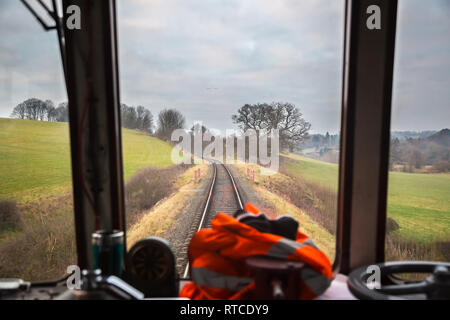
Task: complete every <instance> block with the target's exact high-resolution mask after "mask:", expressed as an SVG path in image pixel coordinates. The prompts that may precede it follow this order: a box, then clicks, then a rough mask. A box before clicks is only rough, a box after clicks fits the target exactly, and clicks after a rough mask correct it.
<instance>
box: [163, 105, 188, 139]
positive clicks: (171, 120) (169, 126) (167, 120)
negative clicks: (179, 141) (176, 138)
mask: <svg viewBox="0 0 450 320" xmlns="http://www.w3.org/2000/svg"><path fill="white" fill-rule="evenodd" d="M184 124H185V118H184V116H183V115H182V114H181V113H180V112H179V111H178V110H175V109H164V110H162V111H161V112H160V113H159V114H158V130H157V131H156V135H157V136H158V137H159V138H161V139H165V140H170V137H171V135H172V132H173V131H174V130H176V129H182V128H184Z"/></svg>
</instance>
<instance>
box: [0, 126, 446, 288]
mask: <svg viewBox="0 0 450 320" xmlns="http://www.w3.org/2000/svg"><path fill="white" fill-rule="evenodd" d="M122 132H123V156H124V175H125V181H126V200H127V220H128V223H127V225H129V226H131V224H133V223H136V222H138V221H139V219H140V218H141V217H142V216H141V215H140V213H141V212H142V211H143V210H146V209H149V208H151V207H152V206H153V205H154V204H155V203H156V202H157V201H159V200H160V199H162V198H164V197H165V196H167V195H168V194H169V193H171V192H172V191H173V189H171V183H170V182H169V181H172V180H173V181H176V180H177V179H178V178H177V177H181V176H182V174H183V172H185V170H186V169H187V168H182V167H177V166H173V165H172V162H171V159H170V153H171V150H172V146H171V145H170V144H169V143H167V142H164V141H162V140H160V139H158V138H156V137H153V136H150V135H148V134H146V133H143V132H142V131H138V130H131V129H123V131H122ZM175 167H177V168H175ZM50 168H51V169H50ZM49 169H50V170H49ZM259 169H260V167H257V171H258V170H259ZM189 174H190V173H189ZM257 174H258V172H257ZM187 178H188V179H191V177H190V175H189V177H187ZM184 179H186V177H185V178H184ZM337 183H338V165H337V164H334V163H329V162H324V161H320V160H316V159H311V158H307V157H304V156H300V155H297V154H293V153H285V154H282V156H281V168H280V173H279V174H276V175H274V176H265V177H263V176H258V177H257V178H256V181H255V184H254V187H255V190H259V191H260V192H261V193H263V192H265V191H268V192H271V193H273V195H279V196H282V197H283V199H287V200H288V201H289V202H290V205H293V206H296V207H297V208H299V210H301V211H302V212H304V213H305V214H306V216H307V217H308V218H307V220H304V219H303V220H302V222H305V223H308V224H311V226H312V225H313V224H317V225H318V226H319V227H318V228H313V229H311V228H310V229H308V230H311V232H314V233H315V234H316V236H318V237H321V239H317V242H318V243H319V245H321V246H322V247H324V250H325V251H326V252H327V253H328V254H329V255H330V256H331V257H332V256H333V255H334V236H335V226H336V210H337V209H336V198H337ZM0 184H1V185H2V189H1V190H0V210H2V221H1V226H2V228H1V229H0V274H2V276H10V277H13V276H20V277H23V278H27V279H30V278H31V279H35V280H37V279H40V280H42V279H46V278H49V277H51V276H52V275H53V273H54V272H55V271H58V272H60V271H61V270H64V268H65V267H66V266H67V265H68V264H70V262H73V261H74V260H75V243H74V240H75V239H74V225H73V208H72V193H71V167H70V148H69V132H68V124H67V123H61V122H44V121H33V120H21V119H0ZM258 188H259V189H258ZM261 188H264V189H261ZM388 192H389V196H388V226H387V231H388V235H387V243H386V244H387V245H386V250H387V251H386V256H387V259H389V260H394V259H395V260H399V259H407V260H422V259H427V260H442V261H447V260H449V259H450V256H449V243H450V233H449V230H450V173H408V172H390V174H389V191H388ZM306 216H305V217H306ZM147 220H148V219H147ZM311 226H310V227H311ZM320 235H322V236H320Z"/></svg>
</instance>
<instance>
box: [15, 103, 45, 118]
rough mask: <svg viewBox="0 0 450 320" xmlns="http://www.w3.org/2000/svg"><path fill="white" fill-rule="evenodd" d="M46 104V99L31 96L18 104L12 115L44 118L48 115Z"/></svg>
mask: <svg viewBox="0 0 450 320" xmlns="http://www.w3.org/2000/svg"><path fill="white" fill-rule="evenodd" d="M46 108H47V107H46V104H45V102H44V101H42V100H40V99H36V98H30V99H27V100H25V101H24V102H22V103H20V104H19V105H17V106H16V107H15V108H14V109H13V112H12V113H11V116H12V117H15V118H20V119H28V120H44V118H45V115H46Z"/></svg>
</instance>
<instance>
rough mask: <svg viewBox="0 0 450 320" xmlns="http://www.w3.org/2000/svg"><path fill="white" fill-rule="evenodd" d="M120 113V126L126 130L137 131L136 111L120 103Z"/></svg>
mask: <svg viewBox="0 0 450 320" xmlns="http://www.w3.org/2000/svg"><path fill="white" fill-rule="evenodd" d="M120 112H121V115H122V126H123V127H125V128H128V129H137V127H138V124H137V113H136V109H135V108H134V107H131V106H127V105H126V104H124V103H122V104H121V105H120Z"/></svg>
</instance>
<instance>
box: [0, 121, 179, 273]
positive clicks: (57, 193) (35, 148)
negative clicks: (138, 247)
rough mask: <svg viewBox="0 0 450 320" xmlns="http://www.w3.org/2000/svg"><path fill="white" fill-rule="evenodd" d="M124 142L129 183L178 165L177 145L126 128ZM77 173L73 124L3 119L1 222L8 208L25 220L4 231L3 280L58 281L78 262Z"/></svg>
mask: <svg viewBox="0 0 450 320" xmlns="http://www.w3.org/2000/svg"><path fill="white" fill-rule="evenodd" d="M122 144H123V158H124V175H125V180H127V181H131V180H133V178H132V177H134V176H135V175H136V174H137V173H139V172H141V171H142V170H145V169H152V170H155V171H157V169H154V168H148V167H149V166H152V167H156V168H163V167H164V168H165V167H169V166H170V165H171V164H172V162H171V159H170V154H171V150H172V147H171V146H170V145H169V144H167V143H165V142H163V141H161V140H158V139H156V138H153V137H150V136H147V135H145V134H143V133H140V132H137V131H133V130H127V129H123V131H122ZM144 168H145V169H144ZM141 169H142V170H141ZM168 169H169V168H168ZM71 175H72V173H71V165H70V148H69V128H68V124H67V123H55V122H43V121H30V120H18V119H1V118H0V223H1V222H2V221H6V225H8V220H7V219H10V218H8V217H10V216H11V214H12V213H11V212H12V211H11V209H9V210H10V211H8V210H6V209H5V208H8V205H9V208H12V207H15V208H16V210H15V211H14V212H15V213H14V217H15V218H16V219H15V221H16V220H17V221H19V222H21V223H20V224H17V225H15V226H14V227H11V226H9V227H7V228H6V229H5V228H4V229H3V230H2V229H0V230H2V231H1V232H0V277H19V278H23V279H27V280H48V279H55V277H56V278H58V277H60V276H62V275H64V273H65V270H66V268H67V266H68V265H70V264H74V263H76V253H75V252H76V251H75V236H74V232H75V230H74V218H73V204H72V195H71ZM141 175H142V174H141ZM169 176H170V175H169V174H166V175H165V176H164V178H165V179H164V186H163V187H167V186H168V184H169V183H170V181H168V179H169V178H168V177H169ZM134 180H136V179H134ZM134 180H133V181H134ZM127 186H128V184H127ZM133 186H134V187H136V183H134V185H133ZM163 187H161V188H155V189H158V191H159V192H160V193H161V192H163V191H164V190H165V189H164V188H163ZM166 189H167V188H166ZM133 190H134V189H133ZM128 191H130V190H129V189H127V188H126V192H127V195H128V194H129V192H128ZM145 195H146V196H147V194H145ZM151 196H154V195H153V194H152V195H151ZM135 198H136V199H137V198H138V197H137V196H136V197H135ZM153 198H154V197H153ZM153 198H152V197H150V196H148V197H147V198H146V199H145V204H148V203H150V202H151V201H152V200H154V199H153ZM10 200H13V201H10ZM135 202H136V201H135ZM129 204H130V203H128V201H127V203H126V205H127V209H128V206H129ZM132 204H133V203H132ZM2 208H3V209H2ZM128 218H130V217H128ZM5 219H6V220H5Z"/></svg>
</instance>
